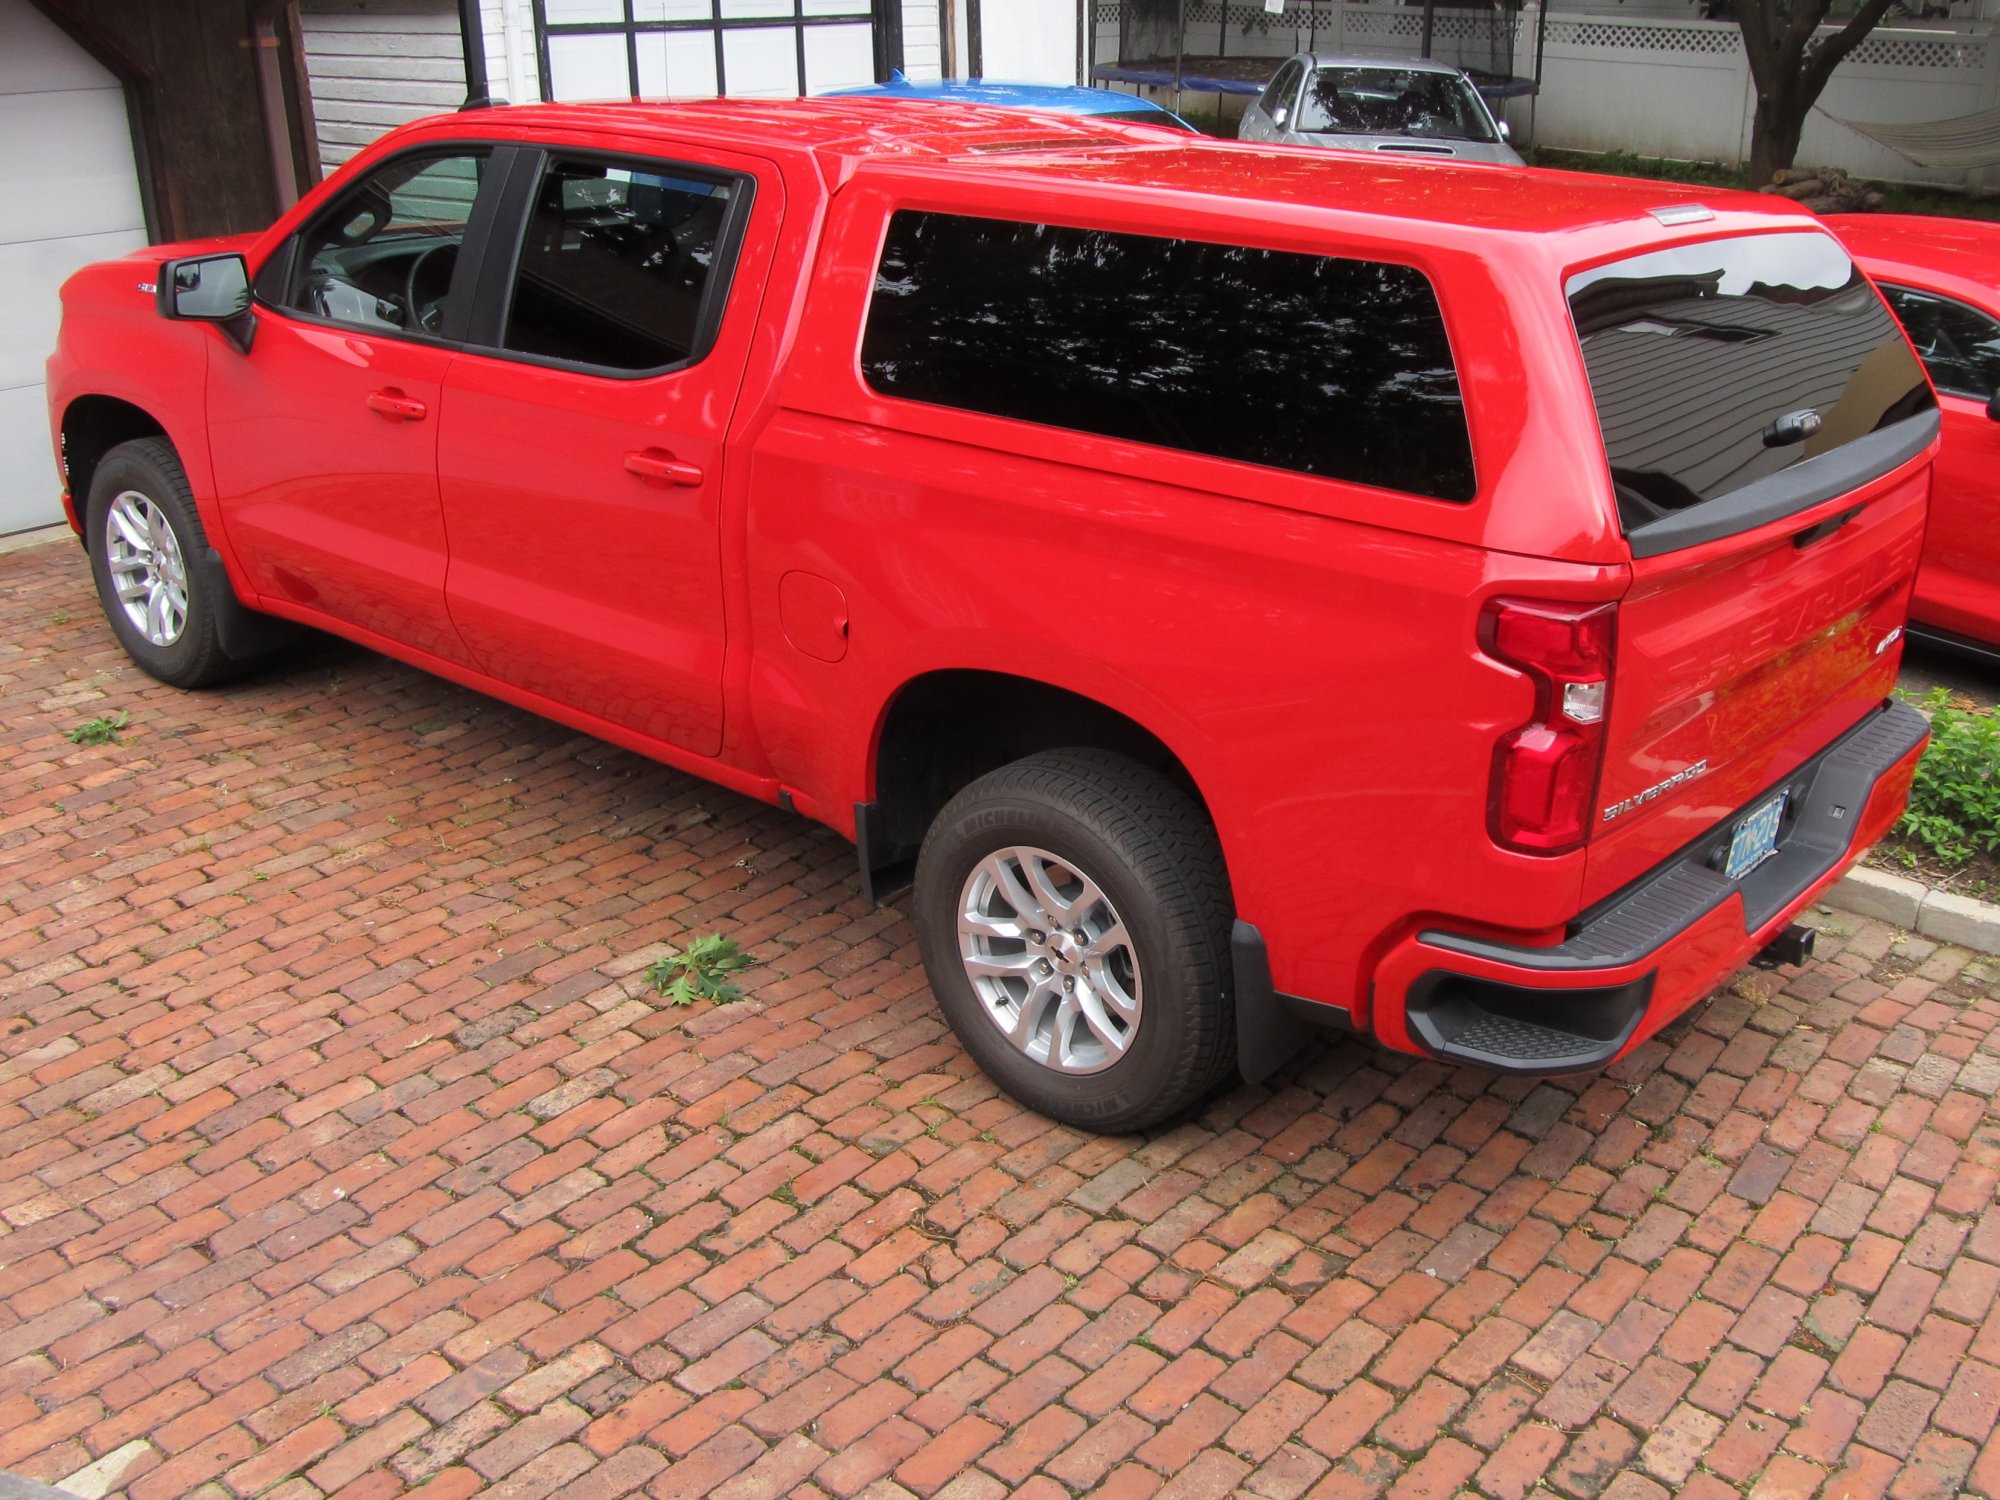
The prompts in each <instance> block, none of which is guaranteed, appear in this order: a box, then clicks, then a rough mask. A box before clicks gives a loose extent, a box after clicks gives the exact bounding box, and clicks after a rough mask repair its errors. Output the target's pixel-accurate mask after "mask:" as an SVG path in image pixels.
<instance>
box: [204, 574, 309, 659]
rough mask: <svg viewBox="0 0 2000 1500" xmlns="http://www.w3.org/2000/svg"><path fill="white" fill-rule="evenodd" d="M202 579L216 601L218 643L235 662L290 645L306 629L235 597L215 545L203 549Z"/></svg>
mask: <svg viewBox="0 0 2000 1500" xmlns="http://www.w3.org/2000/svg"><path fill="white" fill-rule="evenodd" d="M200 566H201V581H202V585H203V587H205V588H206V589H207V590H208V597H209V598H211V599H213V600H214V601H215V643H216V644H217V645H218V646H220V647H222V650H223V654H224V655H226V656H228V657H229V658H230V659H231V660H233V661H255V660H256V659H257V658H258V657H260V656H268V655H269V654H270V653H271V652H273V651H276V650H277V649H278V648H279V647H281V646H288V645H290V644H291V643H292V642H293V641H295V640H297V639H298V638H299V637H300V636H301V635H303V634H304V633H305V628H304V627H303V626H300V625H294V624H293V623H292V622H291V621H290V620H280V619H278V618H277V617H276V616H275V615H266V614H259V613H258V612H257V611H256V610H254V609H251V608H250V607H249V606H248V605H246V604H245V603H244V602H243V601H242V600H241V599H239V598H238V597H237V596H236V585H235V584H233V583H231V582H230V581H229V570H228V569H227V568H225V567H224V566H223V565H222V554H221V553H220V552H218V551H216V550H215V548H213V547H204V548H203V549H202V552H201V562H200Z"/></svg>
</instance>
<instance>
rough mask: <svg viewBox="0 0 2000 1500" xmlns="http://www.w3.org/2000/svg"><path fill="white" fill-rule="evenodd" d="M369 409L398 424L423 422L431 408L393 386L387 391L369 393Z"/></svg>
mask: <svg viewBox="0 0 2000 1500" xmlns="http://www.w3.org/2000/svg"><path fill="white" fill-rule="evenodd" d="M368 409H369V410H370V411H379V412H380V413H382V415H383V416H385V417H388V418H389V419H390V420H391V421H396V422H421V421H423V419H424V415H425V413H426V412H427V411H429V408H428V407H426V406H425V405H424V403H423V402H421V401H419V400H417V398H416V397H414V396H405V395H404V394H403V393H402V392H401V391H399V390H397V389H396V388H395V387H394V386H393V385H392V386H390V387H389V388H388V389H387V390H381V391H370V392H369V393H368Z"/></svg>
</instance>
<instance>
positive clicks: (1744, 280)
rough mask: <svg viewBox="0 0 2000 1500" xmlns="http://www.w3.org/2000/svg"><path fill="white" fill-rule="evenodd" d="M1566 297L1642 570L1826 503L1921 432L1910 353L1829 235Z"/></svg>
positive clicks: (1690, 253)
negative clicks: (1645, 561)
mask: <svg viewBox="0 0 2000 1500" xmlns="http://www.w3.org/2000/svg"><path fill="white" fill-rule="evenodd" d="M1568 293H1569V304H1570V313H1571V316H1572V317H1573V318H1574V319H1575V322H1576V331H1577V337H1578V339H1579V340H1580V341H1581V343H1582V346H1583V360H1584V364H1585V366H1586V367H1587V368H1588V370H1589V372H1590V388H1591V394H1592V396H1593V397H1594V398H1595V400H1596V403H1597V420H1598V426H1599V427H1600V429H1601V430H1602V432H1603V434H1604V449H1605V453H1606V456H1607V457H1608V458H1609V459H1610V461H1611V478H1612V481H1613V484H1614V486H1615V487H1616V490H1617V494H1618V506H1619V514H1620V518H1621V520H1622V521H1623V522H1624V526H1625V531H1626V534H1627V535H1628V536H1629V537H1633V538H1634V539H1635V543H1634V546H1635V551H1640V552H1641V553H1642V555H1643V554H1644V553H1647V552H1655V551H1660V550H1666V549H1665V548H1663V547H1661V546H1660V545H1658V543H1659V542H1660V541H1661V540H1662V539H1665V540H1667V541H1669V542H1670V543H1671V545H1674V546H1683V545H1692V544H1693V543H1694V542H1696V541H1700V540H1706V539H1709V538H1711V537H1713V536H1716V535H1722V534H1727V533H1728V532H1730V531H1734V530H1743V529H1748V527H1749V526H1753V525H1758V524H1761V523H1762V522H1763V521H1766V520H1770V519H1773V518H1775V516H1777V515H1780V514H1784V513H1785V508H1786V506H1787V505H1790V506H1791V508H1793V509H1797V508H1803V506H1805V505H1809V504H1814V503H1817V502H1818V501H1819V500H1822V499H1828V498H1831V494H1832V493H1837V492H1838V489H1840V488H1853V487H1854V486H1855V485H1857V484H1860V483H1863V482H1865V481H1866V480H1867V479H1868V478H1870V477H1872V476H1873V474H1876V473H1885V472H1887V471H1888V470H1889V469H1890V468H1893V467H1895V465H1896V464H1898V463H1901V462H1903V461H1904V460H1905V459H1907V458H1910V457H1913V456H1914V455H1915V453H1916V452H1918V451H1921V448H1922V447H1923V445H1924V444H1925V443H1926V442H1928V440H1929V439H1928V433H1929V432H1930V431H1933V430H1934V428H1932V427H1930V426H1929V424H1926V423H1922V422H1917V421H1915V420H1913V419H1916V418H1919V417H1921V416H1923V414H1924V413H1926V412H1934V411H1935V407H1936V401H1935V400H1934V398H1933V397H1932V395H1931V391H1930V387H1929V385H1928V384H1927V383H1926V382H1925V380H1924V373H1923V370H1922V368H1921V367H1920V366H1919V365H1918V363H1917V359H1916V356H1915V355H1914V354H1913V353H1912V352H1911V350H1910V346H1909V342H1908V341H1907V340H1906V339H1905V338H1904V337H1903V335H1902V332H1901V330H1900V329H1899V328H1898V327H1897V326H1896V321H1895V319H1894V318H1892V317H1891V316H1890V315H1889V312H1888V309H1886V308H1885V307H1883V305H1882V302H1881V299H1880V298H1879V297H1877V296H1876V294H1875V289H1874V288H1873V287H1872V286H1870V285H1869V283H1868V279H1867V278H1866V277H1865V276H1863V275H1862V274H1861V272H1860V270H1859V269H1857V268H1856V267H1855V265H1854V263H1853V262H1852V261H1850V260H1849V259H1848V257H1847V253H1846V252H1845V251H1844V250H1842V249H1841V247H1840V245H1839V244H1838V243H1837V242H1836V241H1835V240H1834V239H1832V238H1831V237H1830V236H1828V235H1825V234H1820V233H1817V232H1814V231H1805V232H1796V233H1794V232H1786V233H1779V234H1766V235H1756V236H1745V237H1741V238H1737V239H1724V240H1712V241H1709V242H1707V243H1705V244H1699V245H1681V246H1676V247H1674V248H1672V249H1669V250H1659V251H1654V252H1651V253H1649V254H1646V255H1640V256H1635V257H1633V258H1631V259H1629V260H1621V261H1617V262H1614V263H1613V264H1611V265H1607V266H1600V267H1597V268H1596V269H1594V270H1590V271H1585V272H1583V273H1581V274H1579V275H1577V276H1574V277H1572V278H1571V279H1570V282H1569V286H1568ZM1933 421H1934V418H1933ZM1892 429H1894V430H1895V435H1894V436H1893V437H1892V436H1890V432H1891V430H1892ZM1857 445H1860V446H1857ZM1822 459H1824V460H1829V462H1827V463H1824V464H1819V465H1818V466H1817V468H1816V469H1815V468H1814V467H1813V464H1814V461H1816V460H1822ZM1834 460H1838V462H1835V461H1834ZM1836 471H1838V472H1836ZM1829 484H1834V485H1835V488H1834V489H1833V490H1832V491H1829V489H1828V486H1829ZM1729 497H1740V498H1739V499H1737V501H1736V502H1735V503H1733V504H1728V505H1721V506H1719V507H1717V508H1715V509H1713V510H1711V511H1708V512H1706V513H1705V514H1704V515H1703V516H1702V517H1701V518H1699V519H1697V518H1695V517H1694V516H1693V515H1692V514H1691V513H1692V512H1695V511H1696V509H1697V508H1698V507H1708V506H1712V505H1715V503H1716V502H1720V501H1723V500H1725V499H1726V498H1729ZM1642 536H1644V537H1649V538H1651V544H1650V545H1647V546H1641V545H1640V544H1639V542H1638V540H1637V539H1638V538H1640V537H1642Z"/></svg>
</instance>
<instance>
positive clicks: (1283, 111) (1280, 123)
mask: <svg viewBox="0 0 2000 1500" xmlns="http://www.w3.org/2000/svg"><path fill="white" fill-rule="evenodd" d="M1291 117H1292V112H1291V111H1290V110H1289V109H1287V108H1286V107H1285V106H1284V105H1282V104H1280V105H1279V106H1278V107H1277V108H1276V109H1274V110H1272V111H1271V123H1272V124H1273V125H1275V126H1277V127H1278V129H1280V130H1283V129H1284V128H1285V121H1287V120H1289V119H1290V118H1291Z"/></svg>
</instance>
